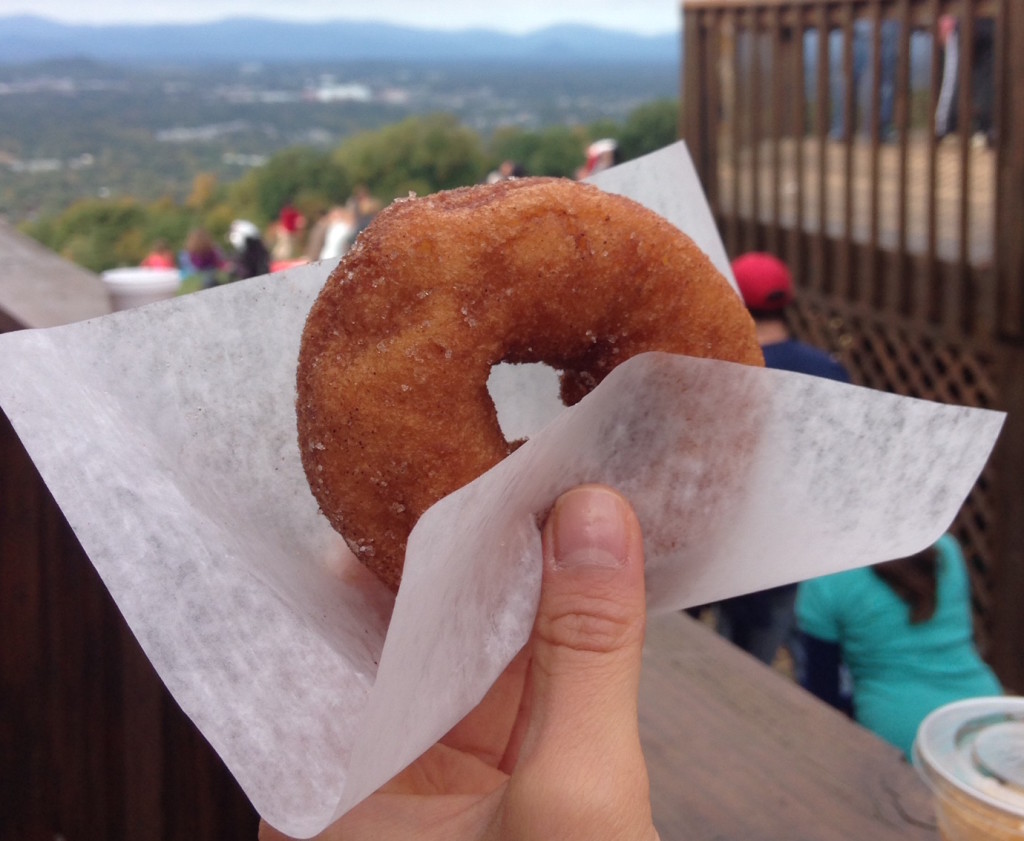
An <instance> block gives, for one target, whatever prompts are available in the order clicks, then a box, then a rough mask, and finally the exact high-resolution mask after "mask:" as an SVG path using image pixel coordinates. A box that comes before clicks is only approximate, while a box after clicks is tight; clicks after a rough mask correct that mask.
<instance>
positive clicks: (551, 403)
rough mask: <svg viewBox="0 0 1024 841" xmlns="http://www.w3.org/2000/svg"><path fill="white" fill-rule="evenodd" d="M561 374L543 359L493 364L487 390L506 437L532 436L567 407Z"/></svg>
mask: <svg viewBox="0 0 1024 841" xmlns="http://www.w3.org/2000/svg"><path fill="white" fill-rule="evenodd" d="M558 377H559V372H558V371H556V370H555V369H554V368H552V367H551V366H550V365H545V364H543V363H542V362H522V363H511V362H499V363H498V364H497V365H492V366H491V373H490V376H489V377H488V378H487V391H488V393H489V394H490V396H491V402H492V403H494V410H495V412H496V413H497V415H498V426H500V427H501V434H502V435H504V436H505V440H506V441H508V442H510V443H512V442H515V441H522V440H523V439H524V438H529V437H530V436H531V435H534V434H536V433H537V432H539V431H540V430H541V429H542V428H543V427H544V426H546V425H547V424H548V423H549V422H550V421H551V420H552V419H553V418H554V417H555V416H556V415H557V414H558V413H559V412H561V411H562V410H563V409H564V408H565V405H564V404H563V403H562V398H561V397H560V396H559V388H560V386H559V379H558Z"/></svg>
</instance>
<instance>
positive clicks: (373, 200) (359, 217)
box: [348, 184, 383, 236]
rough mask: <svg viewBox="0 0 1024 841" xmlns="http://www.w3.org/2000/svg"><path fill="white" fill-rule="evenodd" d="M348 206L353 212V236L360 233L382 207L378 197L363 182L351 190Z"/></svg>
mask: <svg viewBox="0 0 1024 841" xmlns="http://www.w3.org/2000/svg"><path fill="white" fill-rule="evenodd" d="M348 206H349V209H350V210H352V212H353V213H354V214H355V236H359V234H360V233H362V231H363V230H364V229H365V228H366V226H367V225H369V224H370V223H371V222H372V221H373V219H374V217H375V216H376V215H377V214H378V213H380V210H381V208H382V207H383V205H382V204H381V201H380V199H378V198H377V197H376V196H375V195H373V193H371V192H370V190H369V188H368V187H367V186H366V185H365V184H359V185H357V186H356V188H355V189H354V190H353V191H352V196H351V197H350V198H349V200H348Z"/></svg>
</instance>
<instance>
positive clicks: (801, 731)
mask: <svg viewBox="0 0 1024 841" xmlns="http://www.w3.org/2000/svg"><path fill="white" fill-rule="evenodd" d="M640 736H641V740H642V741H643V745H644V751H645V754H646V757H647V764H648V768H649V770H650V776H651V797H652V802H653V807H654V819H655V825H656V826H657V828H658V831H659V832H660V833H661V838H662V841H676V839H679V840H680V841H702V840H703V839H707V841H724V840H725V839H736V841H801V839H807V841H811V839H813V841H854V839H856V841H896V839H902V840H903V841H906V840H907V839H920V841H924V839H930V841H935V839H938V832H937V830H936V827H935V821H934V818H933V814H932V806H931V800H930V795H929V792H928V790H927V788H926V787H925V785H924V783H923V782H922V781H921V780H920V779H919V777H918V775H917V773H916V771H915V770H914V769H913V768H912V767H911V766H910V764H909V763H907V762H906V761H905V760H904V759H903V756H902V753H901V752H900V751H899V750H897V749H896V748H894V747H892V746H890V745H888V744H886V743H885V742H883V741H882V740H880V739H878V738H877V737H875V736H874V735H873V734H872V733H870V732H869V731H867V730H866V729H864V728H862V727H860V726H859V725H857V724H856V723H854V722H852V721H850V720H849V719H848V718H846V717H845V716H844V715H842V714H841V713H839V712H837V711H836V710H834V709H832V708H831V707H829V706H827V705H826V704H823V703H822V702H820V701H819V700H818V699H817V698H815V697H814V696H812V695H811V694H810V693H808V692H806V691H804V690H803V689H802V688H801V687H799V686H798V685H796V684H794V683H793V682H792V681H791V680H789V679H788V678H786V677H785V676H783V675H781V674H779V673H778V672H776V671H773V670H772V669H770V668H768V667H766V666H764V665H763V664H762V663H760V662H759V661H757V660H756V659H754V658H753V657H751V656H749V655H747V654H746V653H744V652H743V651H741V650H740V649H738V648H736V647H735V646H733V645H732V644H730V643H728V642H726V641H725V640H723V639H722V638H720V637H719V636H717V635H716V634H715V633H714V632H713V631H712V630H710V629H709V628H708V627H706V626H705V625H702V624H701V623H699V622H696V621H694V620H693V619H691V618H690V617H688V616H686V615H685V614H682V613H678V614H672V615H669V616H662V617H658V618H656V619H652V620H651V621H650V624H649V626H648V630H647V643H646V646H645V653H644V670H643V673H642V677H641V689H640Z"/></svg>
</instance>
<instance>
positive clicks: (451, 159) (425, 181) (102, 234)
mask: <svg viewBox="0 0 1024 841" xmlns="http://www.w3.org/2000/svg"><path fill="white" fill-rule="evenodd" d="M678 124H679V120H678V103H677V102H676V101H674V100H657V101H654V102H651V103H648V104H645V105H642V106H640V107H638V108H637V109H635V110H634V111H633V112H631V113H630V114H629V116H628V117H627V118H626V120H625V121H623V122H621V123H616V122H613V121H602V122H598V123H594V124H591V125H587V126H552V127H549V128H545V129H542V130H539V131H525V130H522V129H517V128H505V129H500V130H498V131H496V132H495V133H494V134H493V135H491V136H489V137H487V138H486V139H485V138H484V137H482V136H481V135H480V134H478V133H477V132H475V131H473V130H472V129H470V128H468V127H467V126H465V125H464V124H462V123H461V122H460V121H459V120H458V118H456V117H454V116H452V115H448V114H430V115H425V116H416V117H410V118H407V119H405V120H403V121H401V122H398V123H395V124H392V125H388V126H385V127H383V128H380V129H377V130H372V131H364V132H361V133H358V134H354V135H352V136H350V137H349V138H347V139H346V140H345V141H343V142H342V143H341V144H340V145H338V146H337V147H335V148H334V149H332V150H328V151H323V150H318V149H313V148H309V147H294V148H289V149H286V150H284V151H281V152H278V153H277V154H275V155H273V156H272V157H271V158H270V159H269V160H268V161H267V163H266V164H264V165H263V166H261V167H258V168H255V169H252V170H250V171H249V172H248V173H247V174H246V175H244V176H243V177H242V178H240V179H238V180H237V181H233V182H231V183H221V181H220V180H219V179H218V178H217V177H216V176H215V175H213V174H210V173H206V174H201V175H198V176H196V177H195V178H194V180H193V183H192V186H191V191H190V193H189V195H188V197H187V198H186V199H185V200H184V201H179V200H175V199H172V198H170V197H167V198H162V199H158V200H156V201H151V202H142V201H139V200H137V199H134V198H132V197H130V196H117V197H108V198H93V199H84V200H80V201H78V202H75V203H74V204H72V205H71V206H69V207H68V208H66V209H65V210H63V211H62V212H60V213H57V214H54V215H49V216H44V217H40V218H38V219H36V220H33V221H31V222H26V223H24V224H22V225H21V229H22V230H23V231H24V232H25V233H27V234H28V235H29V236H31V237H33V238H34V239H36V240H38V241H39V242H40V243H42V244H43V245H45V246H46V247H47V248H49V249H51V250H52V251H55V252H56V253H58V254H60V255H61V256H63V257H64V258H65V259H68V260H70V261H72V262H74V263H77V264H78V265H80V266H83V267H85V268H87V269H90V270H92V271H96V272H101V271H104V270H106V269H110V268H115V267H118V266H130V265H138V264H139V262H140V261H141V260H142V259H143V257H144V256H145V255H146V253H147V252H148V251H149V250H150V248H151V247H152V246H153V244H154V243H156V242H158V241H163V242H165V243H168V244H170V245H171V246H172V247H177V248H180V247H181V245H182V244H183V243H184V241H185V239H186V237H187V236H188V233H189V231H190V230H193V229H195V228H199V227H201V228H205V229H206V230H207V231H209V232H210V234H212V235H213V237H214V238H215V239H216V240H217V241H218V242H224V241H225V238H226V235H227V231H228V229H229V227H230V225H231V222H232V221H233V220H235V219H247V220H249V221H251V222H253V223H254V224H256V225H257V226H258V227H260V228H261V229H263V228H266V227H267V226H268V225H269V224H270V223H271V222H272V221H273V220H274V219H276V218H277V216H278V214H279V212H280V210H281V208H282V207H284V206H285V205H291V206H293V207H294V208H295V209H297V210H298V211H299V212H300V213H302V214H303V216H305V218H306V219H309V220H313V219H316V218H319V217H320V216H321V215H323V214H324V213H325V212H327V211H328V210H329V209H330V208H331V207H334V206H336V205H339V204H343V203H344V202H345V201H346V200H347V199H348V197H349V196H350V195H351V194H352V192H353V190H354V189H355V188H357V187H365V188H366V189H368V190H369V191H370V192H371V193H372V194H373V195H374V196H375V197H377V198H378V199H380V200H381V201H382V202H384V203H387V202H389V201H390V200H392V199H394V198H397V197H399V196H406V195H408V194H409V193H410V192H412V193H416V194H417V195H425V194H428V193H432V192H436V191H438V190H446V189H451V188H454V187H461V186H467V185H470V184H477V183H480V182H482V181H484V180H485V179H486V177H487V174H488V172H490V171H492V170H493V169H495V168H496V167H497V166H498V165H499V164H500V163H501V162H502V161H506V160H512V161H515V162H516V163H518V164H519V165H520V167H521V168H522V170H523V171H524V172H525V173H526V174H528V175H548V176H561V177H572V176H573V174H574V173H575V172H576V170H577V168H578V167H579V166H580V165H581V164H582V163H583V160H584V156H585V149H586V146H587V144H588V143H589V142H591V141H592V140H595V139H597V138H600V137H613V138H615V139H616V140H617V141H618V144H619V150H620V153H621V156H622V159H623V160H630V159H632V158H635V157H638V156H640V155H643V154H646V153H648V152H652V151H654V150H656V149H659V148H661V147H662V146H665V145H667V144H669V143H671V142H673V141H674V140H675V139H676V138H677V136H678V130H677V127H678Z"/></svg>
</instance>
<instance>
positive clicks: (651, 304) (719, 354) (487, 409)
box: [296, 178, 763, 590]
mask: <svg viewBox="0 0 1024 841" xmlns="http://www.w3.org/2000/svg"><path fill="white" fill-rule="evenodd" d="M650 350H661V351H668V352H672V353H680V354H687V355H690V356H704V357H709V356H714V357H716V358H719V359H726V360H730V361H734V362H740V363H747V364H751V365H762V364H763V357H762V355H761V350H760V347H759V346H758V344H757V341H756V337H755V333H754V327H753V321H752V320H751V317H750V315H749V314H748V312H747V310H746V308H745V307H744V306H743V303H742V302H741V300H740V298H739V296H738V295H737V294H736V292H735V291H733V289H732V288H731V287H730V286H729V284H728V282H727V281H726V280H725V278H724V277H723V276H722V275H721V274H720V273H719V272H718V271H717V270H716V269H715V268H714V266H713V265H712V264H711V262H710V260H708V258H707V257H706V256H705V255H704V253H703V252H702V251H701V250H700V249H699V248H697V246H696V245H694V244H693V242H692V241H691V240H690V239H689V237H687V236H686V235H684V234H683V233H681V232H680V231H679V230H678V229H677V228H675V227H674V226H673V225H671V224H670V223H669V222H667V221H666V220H665V219H663V218H662V217H660V216H658V215H657V214H655V213H653V212H652V211H650V210H648V209H646V208H645V207H643V206H642V205H640V204H638V203H636V202H634V201H632V200H630V199H627V198H624V197H621V196H617V195H611V194H608V193H605V192H603V191H601V190H599V189H598V188H597V187H593V186H590V185H586V184H581V183H578V182H574V181H570V180H568V179H556V178H523V179H518V180H511V181H501V182H498V183H495V184H490V185H485V186H477V187H466V188H461V189H456V190H450V191H446V192H441V193H436V194H433V195H429V196H426V197H424V198H410V199H403V200H398V201H396V202H394V203H393V204H392V205H390V206H389V207H388V208H386V209H385V210H383V211H382V212H381V213H379V214H378V215H377V217H376V219H375V220H374V221H373V223H372V224H371V225H370V226H369V227H368V228H366V230H364V231H363V233H362V234H360V236H359V239H358V241H357V242H356V244H355V246H354V247H353V248H352V249H351V250H350V251H349V253H348V254H346V256H345V257H344V258H343V259H342V260H341V262H340V263H339V264H338V266H337V267H336V268H335V270H334V271H333V272H332V273H331V275H330V277H329V278H328V280H327V282H326V284H325V285H324V288H323V289H322V290H321V292H320V294H319V296H318V298H317V299H316V301H315V302H314V304H313V306H312V308H311V310H310V313H309V316H308V318H307V320H306V324H305V327H304V330H303V334H302V340H301V347H300V352H299V361H298V373H297V399H296V414H297V420H298V435H299V447H300V451H301V456H302V464H303V468H304V470H305V472H306V476H307V478H308V480H309V484H310V488H311V489H312V491H313V495H314V496H315V497H316V499H317V502H318V503H319V505H320V508H321V510H322V511H323V513H324V514H325V515H326V517H327V519H328V520H329V521H330V523H331V524H332V525H333V526H334V528H335V529H336V530H337V531H338V532H339V533H340V534H341V535H343V536H344V538H345V540H346V542H347V543H348V544H349V546H350V547H351V548H352V550H353V551H354V552H355V554H356V556H357V557H358V558H359V559H360V560H361V561H362V562H363V563H365V564H366V565H368V566H369V567H370V568H371V569H373V570H374V571H375V572H376V573H377V575H378V576H379V577H380V578H381V579H382V580H383V581H384V582H385V583H386V584H387V585H388V586H389V587H391V588H392V589H393V590H397V588H398V584H399V581H400V580H401V574H402V564H403V561H404V557H405V544H406V540H407V538H408V535H409V532H410V531H411V530H412V527H413V525H414V524H415V523H416V520H417V519H418V518H419V517H420V515H421V514H423V512H424V511H425V510H426V509H427V508H428V507H429V506H430V505H432V504H433V503H434V502H436V501H437V500H439V499H440V498H441V497H443V496H445V495H447V494H449V493H451V492H452V491H454V490H456V489H457V488H459V487H461V486H462V485H465V484H466V483H468V482H470V481H471V480H473V479H475V478H476V477H477V476H479V475H480V474H481V473H483V472H484V471H486V470H487V469H488V468H490V467H492V466H493V465H494V464H496V463H497V462H498V461H500V460H501V459H503V458H504V457H505V456H507V455H508V454H509V453H510V452H511V451H512V449H514V447H515V444H513V443H510V442H509V441H506V440H505V437H504V436H503V435H502V432H501V429H500V427H499V425H498V419H497V414H496V411H495V408H494V405H493V403H492V401H491V398H490V395H489V394H488V391H487V380H488V377H489V375H490V371H491V367H492V366H493V365H496V364H498V363H500V362H542V363H546V364H547V365H550V366H551V367H553V368H555V369H557V370H559V371H561V372H562V387H561V388H562V399H563V401H564V402H565V403H566V404H567V405H571V404H573V403H575V402H577V401H578V400H580V399H581V398H582V397H583V396H584V395H585V394H586V393H587V392H589V391H590V390H591V389H592V388H594V386H596V385H597V384H598V383H599V382H600V381H601V380H602V379H603V378H604V377H605V376H606V375H607V374H608V372H609V371H610V370H611V369H612V368H614V367H615V366H616V365H617V364H619V363H620V362H622V361H624V360H625V359H628V358H629V357H631V356H634V355H636V354H638V353H641V352H643V351H650Z"/></svg>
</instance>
